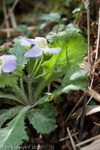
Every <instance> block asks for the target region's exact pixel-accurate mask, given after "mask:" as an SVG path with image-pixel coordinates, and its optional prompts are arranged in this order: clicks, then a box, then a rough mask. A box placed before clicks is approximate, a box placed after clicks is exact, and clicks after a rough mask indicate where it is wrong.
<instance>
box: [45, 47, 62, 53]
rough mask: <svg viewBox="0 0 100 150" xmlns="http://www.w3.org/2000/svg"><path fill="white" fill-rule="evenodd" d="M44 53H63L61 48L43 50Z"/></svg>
mask: <svg viewBox="0 0 100 150" xmlns="http://www.w3.org/2000/svg"><path fill="white" fill-rule="evenodd" d="M43 51H44V52H46V53H58V52H60V51H61V48H60V47H56V48H49V47H47V48H43Z"/></svg>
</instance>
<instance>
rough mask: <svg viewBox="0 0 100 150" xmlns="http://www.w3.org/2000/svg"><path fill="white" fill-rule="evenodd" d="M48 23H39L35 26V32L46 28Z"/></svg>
mask: <svg viewBox="0 0 100 150" xmlns="http://www.w3.org/2000/svg"><path fill="white" fill-rule="evenodd" d="M49 23H50V22H49V21H47V22H44V23H41V24H39V25H38V26H37V30H41V29H43V28H44V27H46V26H47V25H48V24H49Z"/></svg>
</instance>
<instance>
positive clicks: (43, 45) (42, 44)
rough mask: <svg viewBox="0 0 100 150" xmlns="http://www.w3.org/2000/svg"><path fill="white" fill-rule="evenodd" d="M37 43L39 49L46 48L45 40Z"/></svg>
mask: <svg viewBox="0 0 100 150" xmlns="http://www.w3.org/2000/svg"><path fill="white" fill-rule="evenodd" d="M37 43H38V45H39V47H41V48H45V47H47V46H48V44H47V41H46V40H40V41H37Z"/></svg>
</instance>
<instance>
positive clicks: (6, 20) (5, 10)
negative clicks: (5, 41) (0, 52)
mask: <svg viewBox="0 0 100 150" xmlns="http://www.w3.org/2000/svg"><path fill="white" fill-rule="evenodd" d="M2 3H3V13H4V18H5V23H6V28H7V38H9V37H10V31H9V21H8V19H7V8H6V2H5V0H2Z"/></svg>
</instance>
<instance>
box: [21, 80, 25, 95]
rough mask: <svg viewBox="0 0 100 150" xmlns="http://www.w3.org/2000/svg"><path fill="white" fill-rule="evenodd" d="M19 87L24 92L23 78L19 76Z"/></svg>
mask: <svg viewBox="0 0 100 150" xmlns="http://www.w3.org/2000/svg"><path fill="white" fill-rule="evenodd" d="M20 87H21V89H22V90H23V92H24V93H25V89H24V84H23V79H22V78H20Z"/></svg>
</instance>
